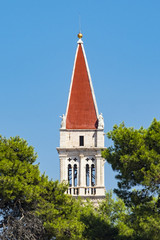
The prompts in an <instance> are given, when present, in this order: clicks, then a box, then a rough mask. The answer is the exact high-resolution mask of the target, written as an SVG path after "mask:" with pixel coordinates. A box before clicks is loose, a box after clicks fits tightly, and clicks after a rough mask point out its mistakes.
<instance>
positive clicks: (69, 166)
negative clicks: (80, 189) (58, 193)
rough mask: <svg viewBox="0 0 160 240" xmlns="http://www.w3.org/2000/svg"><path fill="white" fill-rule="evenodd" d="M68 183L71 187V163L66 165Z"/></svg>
mask: <svg viewBox="0 0 160 240" xmlns="http://www.w3.org/2000/svg"><path fill="white" fill-rule="evenodd" d="M68 183H69V187H72V167H71V164H69V165H68Z"/></svg>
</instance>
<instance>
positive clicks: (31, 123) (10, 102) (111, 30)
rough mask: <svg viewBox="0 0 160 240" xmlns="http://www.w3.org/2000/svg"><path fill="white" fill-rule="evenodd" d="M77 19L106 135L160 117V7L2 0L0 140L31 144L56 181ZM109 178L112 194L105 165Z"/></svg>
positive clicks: (146, 2)
mask: <svg viewBox="0 0 160 240" xmlns="http://www.w3.org/2000/svg"><path fill="white" fill-rule="evenodd" d="M79 16H80V18H81V31H82V33H83V42H84V48H85V52H86V55H87V59H88V64H89V68H90V73H91V77H92V82H93V87H94V91H95V95H96V100H97V104H98V109H99V112H102V113H103V116H104V120H105V132H108V131H110V130H112V127H113V125H114V124H119V123H121V122H122V121H124V122H125V123H126V125H127V126H128V127H129V126H133V127H135V128H139V127H140V126H144V127H148V126H149V125H150V123H151V121H152V120H153V118H154V117H156V118H157V119H159V118H160V1H159V0H154V1H151V0H134V1H131V0H113V1H112V0H110V1H109V0H101V1H96V0H95V1H93V0H81V1H75V0H68V1H66V0H63V1H62V0H61V1H54V0H46V1H45V0H43V1H42V0H27V1H22V0H14V1H13V0H5V1H4V0H0V105H1V106H0V134H1V135H3V136H6V137H10V136H16V135H19V136H20V137H22V138H24V139H26V140H27V141H28V143H29V144H30V145H33V146H34V147H35V151H36V152H37V153H38V160H37V162H39V163H40V170H41V172H44V171H45V172H46V174H47V175H48V176H49V177H50V178H52V179H53V180H56V179H59V159H58V154H57V151H56V147H58V146H59V127H60V118H59V116H60V115H62V114H63V113H65V111H66V104H67V98H68V92H69V86H70V81H71V75H72V68H73V62H74V56H75V51H76V47H77V33H78V32H79ZM109 144H110V143H109V142H108V141H107V139H106V146H108V145H109ZM105 175H106V176H105V183H106V189H107V190H108V189H113V188H114V187H115V186H116V181H115V180H114V173H113V172H112V169H111V168H110V167H109V166H108V165H107V163H106V167H105Z"/></svg>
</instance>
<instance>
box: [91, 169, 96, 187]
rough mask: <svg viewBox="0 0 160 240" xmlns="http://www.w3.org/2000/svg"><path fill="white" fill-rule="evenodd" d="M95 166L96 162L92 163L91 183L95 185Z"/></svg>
mask: <svg viewBox="0 0 160 240" xmlns="http://www.w3.org/2000/svg"><path fill="white" fill-rule="evenodd" d="M95 184H96V182H95V166H94V164H92V165H91V185H92V186H95Z"/></svg>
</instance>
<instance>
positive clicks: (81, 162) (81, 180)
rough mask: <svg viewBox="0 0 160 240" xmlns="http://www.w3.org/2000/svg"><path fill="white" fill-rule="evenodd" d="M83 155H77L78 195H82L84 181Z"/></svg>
mask: <svg viewBox="0 0 160 240" xmlns="http://www.w3.org/2000/svg"><path fill="white" fill-rule="evenodd" d="M84 170H85V169H84V155H83V154H80V155H79V187H80V188H79V194H80V195H84V185H85V184H84V180H85V175H84Z"/></svg>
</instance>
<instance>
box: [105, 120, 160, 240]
mask: <svg viewBox="0 0 160 240" xmlns="http://www.w3.org/2000/svg"><path fill="white" fill-rule="evenodd" d="M107 136H108V138H109V139H111V140H112V141H113V144H114V146H111V147H109V148H108V149H107V150H105V151H104V152H103V153H102V156H103V157H104V158H106V160H107V161H108V163H110V164H111V166H112V168H113V170H114V171H116V173H117V175H116V178H117V179H118V188H117V189H115V190H114V192H115V193H116V194H117V195H118V196H119V197H120V198H121V199H123V200H124V202H125V204H126V207H125V208H126V209H125V208H120V209H121V210H124V209H125V211H121V212H119V210H115V211H114V210H113V209H114V208H115V204H117V206H118V208H119V207H120V206H123V202H121V201H122V200H120V202H119V200H118V202H116V203H114V202H113V200H112V199H111V200H110V202H111V203H112V204H111V205H112V207H113V209H112V211H111V212H112V213H114V214H113V216H112V215H110V211H109V210H110V208H109V203H108V204H107V208H106V207H105V205H104V204H103V208H102V206H101V208H102V209H104V212H108V213H107V217H109V216H110V217H109V220H111V219H113V224H115V226H117V227H118V229H119V234H118V236H117V239H128V238H129V239H133V240H150V239H152V240H158V239H160V227H159V226H160V215H159V214H160V121H157V120H156V119H154V120H153V122H152V123H151V125H150V126H149V128H148V129H144V128H142V127H141V128H140V129H139V130H136V129H134V128H127V127H126V126H125V124H124V123H122V124H120V125H119V126H117V125H115V126H114V127H113V130H112V131H110V132H109V133H108V134H107ZM108 208H109V209H108ZM115 213H117V214H118V213H120V214H118V215H116V214H115ZM114 216H117V218H113V217H114Z"/></svg>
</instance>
